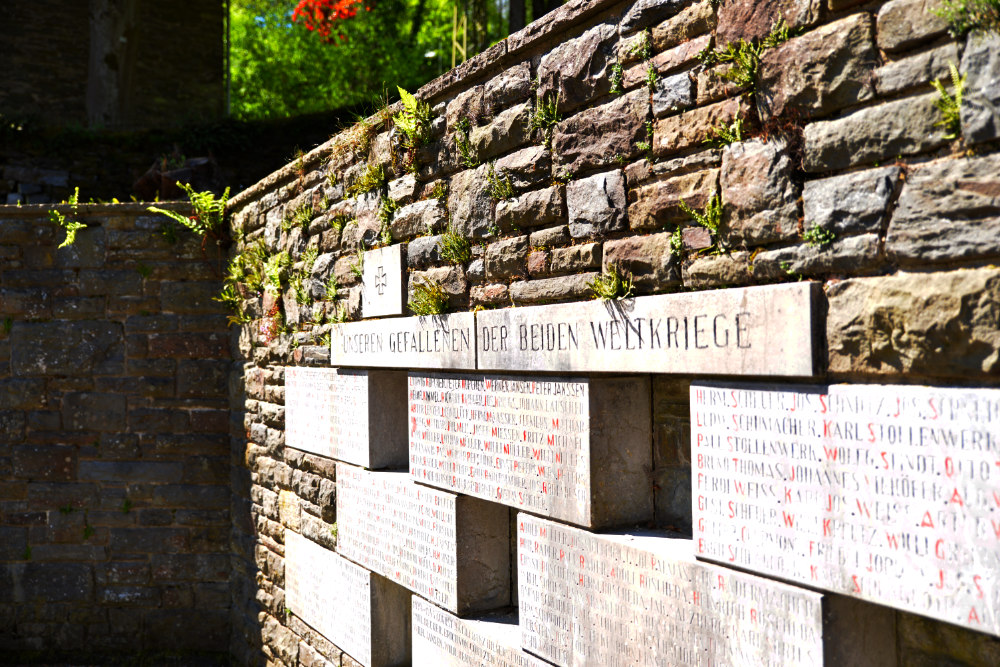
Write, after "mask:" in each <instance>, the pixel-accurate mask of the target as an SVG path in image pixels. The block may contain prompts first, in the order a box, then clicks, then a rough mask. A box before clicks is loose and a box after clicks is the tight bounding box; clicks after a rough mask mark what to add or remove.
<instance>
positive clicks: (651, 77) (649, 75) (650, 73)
mask: <svg viewBox="0 0 1000 667" xmlns="http://www.w3.org/2000/svg"><path fill="white" fill-rule="evenodd" d="M658 80H659V77H658V76H657V74H656V68H655V67H653V65H652V64H651V65H650V66H649V67H647V68H646V87H647V88H649V92H651V93H652V92H656V82H657V81H658Z"/></svg>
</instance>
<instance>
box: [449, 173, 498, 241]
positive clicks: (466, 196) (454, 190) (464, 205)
mask: <svg viewBox="0 0 1000 667" xmlns="http://www.w3.org/2000/svg"><path fill="white" fill-rule="evenodd" d="M448 211H449V213H450V214H451V224H452V225H453V226H454V228H455V231H457V232H458V233H459V234H461V235H462V236H465V237H469V238H480V239H481V238H485V237H487V236H489V229H490V226H491V224H492V222H493V200H492V199H491V198H490V193H489V191H488V190H487V180H486V166H485V165H483V166H480V167H479V168H477V169H467V170H465V171H462V172H459V173H457V174H455V175H454V176H452V177H451V184H450V187H449V188H448Z"/></svg>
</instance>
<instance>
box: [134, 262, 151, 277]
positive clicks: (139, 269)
mask: <svg viewBox="0 0 1000 667" xmlns="http://www.w3.org/2000/svg"><path fill="white" fill-rule="evenodd" d="M135 270H136V273H138V274H139V275H140V276H142V277H143V278H148V277H149V276H151V275H153V269H152V268H150V267H149V266H147V265H145V264H143V263H142V262H139V264H138V265H136V267H135Z"/></svg>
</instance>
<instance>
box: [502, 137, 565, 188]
mask: <svg viewBox="0 0 1000 667" xmlns="http://www.w3.org/2000/svg"><path fill="white" fill-rule="evenodd" d="M496 168H497V170H498V171H500V172H501V173H503V174H505V175H506V176H507V177H509V178H510V182H511V185H512V186H514V190H515V191H522V190H525V189H527V188H531V187H535V186H538V185H543V184H548V183H549V182H550V181H551V180H552V153H551V152H550V151H549V149H547V148H545V147H544V146H529V147H528V148H523V149H521V150H519V151H517V152H515V153H511V154H510V155H505V156H504V157H502V158H499V159H498V160H497V161H496Z"/></svg>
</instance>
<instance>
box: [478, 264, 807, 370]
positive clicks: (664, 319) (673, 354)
mask: <svg viewBox="0 0 1000 667" xmlns="http://www.w3.org/2000/svg"><path fill="white" fill-rule="evenodd" d="M817 289H818V287H817V286H816V285H815V284H811V283H792V284H787V285H768V286H764V287H743V288H738V289H726V290H714V291H711V292H690V293H684V294H666V295H659V296H644V297H638V298H635V299H626V300H622V301H609V302H602V301H587V302H584V303H567V304H558V305H552V306H535V307H531V308H505V309H501V310H491V311H483V312H481V313H478V314H477V316H476V327H477V334H478V335H477V346H478V347H477V349H478V357H477V358H478V363H479V368H480V369H481V370H526V371H556V372H568V371H585V372H610V373H623V372H628V373H692V374H694V373H697V374H701V375H705V374H708V375H781V376H811V375H813V373H814V370H815V365H814V347H813V340H814V330H815V326H816V325H815V321H814V320H815V318H814V310H815V307H814V295H815V294H816V290H817Z"/></svg>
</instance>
